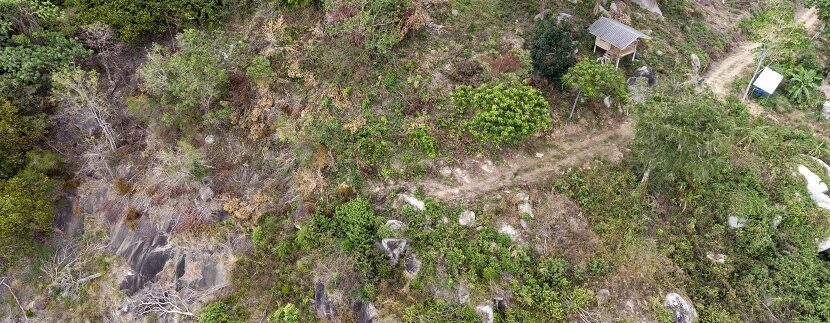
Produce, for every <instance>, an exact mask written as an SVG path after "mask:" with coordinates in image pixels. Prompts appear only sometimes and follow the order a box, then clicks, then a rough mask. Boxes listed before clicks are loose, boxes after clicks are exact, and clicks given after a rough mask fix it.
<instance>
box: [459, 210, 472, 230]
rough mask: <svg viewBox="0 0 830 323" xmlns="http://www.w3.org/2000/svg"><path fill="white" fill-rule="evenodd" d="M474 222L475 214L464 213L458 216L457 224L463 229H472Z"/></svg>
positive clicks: (470, 212)
mask: <svg viewBox="0 0 830 323" xmlns="http://www.w3.org/2000/svg"><path fill="white" fill-rule="evenodd" d="M475 222H476V213H475V212H473V211H464V212H461V214H460V215H459V216H458V224H460V225H462V226H465V227H468V228H469V227H472V226H473V225H474V224H475Z"/></svg>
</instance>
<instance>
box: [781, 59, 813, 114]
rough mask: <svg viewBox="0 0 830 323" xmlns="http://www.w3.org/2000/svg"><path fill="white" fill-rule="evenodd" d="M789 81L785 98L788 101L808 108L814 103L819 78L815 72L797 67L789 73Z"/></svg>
mask: <svg viewBox="0 0 830 323" xmlns="http://www.w3.org/2000/svg"><path fill="white" fill-rule="evenodd" d="M789 76H790V80H789V82H787V96H788V97H789V98H790V100H792V101H794V102H796V103H798V104H799V105H801V106H808V105H812V104H815V103H816V99H817V95H816V94H817V93H818V88H819V83H820V82H821V77H819V76H818V72H816V71H815V70H808V69H806V68H804V67H803V66H802V67H799V69H798V70H796V71H795V72H790V73H789Z"/></svg>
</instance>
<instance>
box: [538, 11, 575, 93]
mask: <svg viewBox="0 0 830 323" xmlns="http://www.w3.org/2000/svg"><path fill="white" fill-rule="evenodd" d="M532 39H533V40H532V43H531V45H530V57H531V60H532V62H533V69H535V70H536V72H537V73H539V75H541V76H543V77H544V78H545V79H547V80H548V81H551V82H555V83H559V81H560V78H561V77H562V75H564V74H565V72H566V71H567V70H568V68H570V67H571V66H573V65H574V63H575V60H574V51H575V49H576V47H575V46H574V36H573V33H572V28H571V25H570V24H569V23H566V22H565V23H561V24H557V23H556V21H555V20H554V19H543V20H541V21H539V22H538V23H536V26H535V27H534V29H533V38H532Z"/></svg>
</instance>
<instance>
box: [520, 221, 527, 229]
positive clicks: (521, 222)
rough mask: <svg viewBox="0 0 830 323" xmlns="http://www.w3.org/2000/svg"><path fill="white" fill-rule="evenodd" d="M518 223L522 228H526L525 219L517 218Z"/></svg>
mask: <svg viewBox="0 0 830 323" xmlns="http://www.w3.org/2000/svg"><path fill="white" fill-rule="evenodd" d="M519 225H521V226H522V229H525V230H527V221H525V219H521V220H519Z"/></svg>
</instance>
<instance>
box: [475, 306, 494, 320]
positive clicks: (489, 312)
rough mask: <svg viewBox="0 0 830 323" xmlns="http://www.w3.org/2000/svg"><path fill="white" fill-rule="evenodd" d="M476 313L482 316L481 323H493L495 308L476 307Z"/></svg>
mask: <svg viewBox="0 0 830 323" xmlns="http://www.w3.org/2000/svg"><path fill="white" fill-rule="evenodd" d="M476 312H478V315H479V316H481V323H493V319H494V316H493V307H492V306H490V305H480V306H478V307H476Z"/></svg>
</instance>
